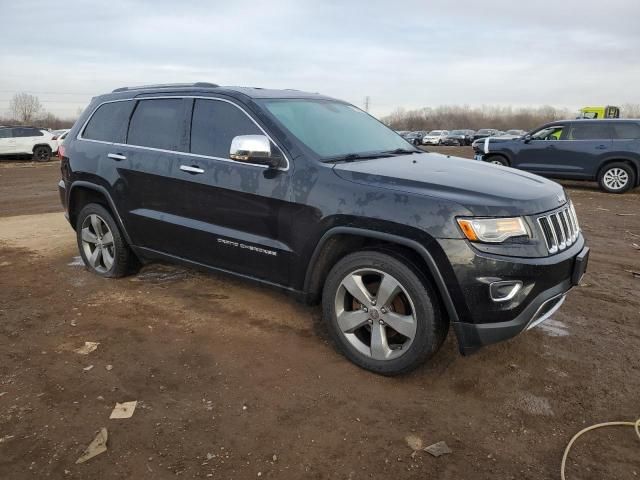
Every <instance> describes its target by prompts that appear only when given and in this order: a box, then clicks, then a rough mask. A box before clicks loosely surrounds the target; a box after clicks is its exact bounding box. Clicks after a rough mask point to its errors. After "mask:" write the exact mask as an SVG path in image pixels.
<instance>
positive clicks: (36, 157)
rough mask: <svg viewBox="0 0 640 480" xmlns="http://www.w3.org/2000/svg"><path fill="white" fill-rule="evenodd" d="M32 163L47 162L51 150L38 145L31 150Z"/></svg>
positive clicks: (49, 158)
mask: <svg viewBox="0 0 640 480" xmlns="http://www.w3.org/2000/svg"><path fill="white" fill-rule="evenodd" d="M32 159H33V161H34V162H48V161H49V160H51V148H49V147H48V146H46V145H38V146H37V147H35V148H34V149H33V157H32Z"/></svg>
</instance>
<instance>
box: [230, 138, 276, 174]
mask: <svg viewBox="0 0 640 480" xmlns="http://www.w3.org/2000/svg"><path fill="white" fill-rule="evenodd" d="M229 158H231V159H232V160H236V161H238V162H245V163H255V164H258V165H266V166H268V167H269V168H278V167H280V166H281V165H282V162H283V158H282V155H281V154H280V151H279V150H277V147H276V151H275V152H272V151H271V141H270V140H269V138H268V137H267V136H266V135H238V136H237V137H233V140H231V147H230V148H229Z"/></svg>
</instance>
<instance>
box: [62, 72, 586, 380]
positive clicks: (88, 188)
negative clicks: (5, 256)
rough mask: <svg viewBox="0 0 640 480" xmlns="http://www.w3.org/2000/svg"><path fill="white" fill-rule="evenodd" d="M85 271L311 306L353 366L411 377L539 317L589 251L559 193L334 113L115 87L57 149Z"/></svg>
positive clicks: (188, 88) (346, 110)
mask: <svg viewBox="0 0 640 480" xmlns="http://www.w3.org/2000/svg"><path fill="white" fill-rule="evenodd" d="M61 157H62V163H61V168H62V180H61V181H60V183H59V189H60V198H61V200H62V203H63V205H64V207H65V209H66V215H67V217H68V219H69V222H70V223H71V225H72V226H73V228H74V229H75V231H76V234H77V241H78V247H79V249H80V254H81V255H82V258H83V260H84V262H85V264H86V266H87V268H88V269H89V270H91V271H93V272H94V273H96V274H98V275H101V276H104V277H121V276H123V275H126V274H128V273H130V272H132V271H134V270H135V268H136V267H137V266H138V265H139V264H140V262H142V263H144V262H151V261H169V262H178V263H181V264H185V265H191V266H195V267H200V268H207V269H211V270H216V271H222V272H226V273H231V274H235V275H239V276H241V277H244V278H251V279H254V280H257V281H260V282H263V283H266V284H269V285H274V286H277V287H280V288H283V289H285V290H288V291H291V292H294V293H296V294H298V295H299V296H300V297H301V298H304V299H306V301H308V302H309V303H316V302H322V307H323V312H324V320H325V321H326V322H327V326H328V330H329V332H330V335H331V337H332V339H333V340H334V342H335V345H336V346H337V348H338V349H339V350H340V351H341V352H342V353H343V354H344V355H345V356H346V357H348V358H349V359H350V360H352V361H353V362H355V363H356V364H357V365H359V366H361V367H363V368H366V369H369V370H372V371H374V372H378V373H382V374H387V375H392V374H398V373H402V372H406V371H409V370H411V369H413V368H415V367H416V366H418V365H420V364H421V363H422V362H424V361H425V360H426V359H428V358H429V357H431V356H432V355H433V354H434V353H435V352H436V351H437V350H438V349H439V348H440V346H441V345H442V342H443V341H444V339H445V336H446V334H447V331H448V329H449V326H450V325H451V326H452V327H453V329H454V331H455V332H456V334H457V340H458V344H459V348H460V351H461V352H462V353H464V354H466V353H470V352H473V351H474V350H476V349H478V348H479V347H481V346H482V345H486V344H490V343H493V342H497V341H500V340H505V339H507V338H510V337H513V336H515V335H517V334H518V333H520V332H521V331H523V330H526V329H529V328H531V327H533V326H534V325H536V324H538V323H539V322H542V321H543V320H545V319H546V318H547V317H548V316H549V315H551V314H552V313H553V312H554V311H555V310H556V309H557V308H558V307H559V306H560V304H561V303H562V302H563V300H564V298H565V294H566V293H567V292H568V291H569V290H570V289H571V287H572V286H574V285H577V284H578V282H579V280H580V278H581V276H582V274H583V273H584V271H585V268H586V264H587V258H588V252H589V250H588V248H587V247H585V241H584V239H583V236H582V234H581V231H580V227H579V225H578V220H577V218H576V214H575V210H574V208H573V205H572V204H571V201H570V200H569V199H568V198H567V197H566V195H565V192H564V191H563V189H562V187H561V186H559V185H558V184H556V183H553V182H551V181H549V180H545V179H544V178H541V177H538V176H535V175H531V174H528V173H524V172H519V171H516V170H513V169H510V168H505V167H501V166H495V165H490V164H485V163H481V162H473V161H470V160H463V159H456V158H449V157H445V156H442V155H438V154H430V153H424V152H422V151H420V150H418V149H416V148H415V147H414V146H412V145H410V144H409V143H408V142H406V141H405V140H403V139H402V138H401V137H400V136H399V135H398V134H397V133H395V132H393V131H391V130H389V129H388V128H387V127H385V126H384V125H383V124H381V123H380V122H378V121H377V120H376V119H374V118H373V117H371V116H369V115H368V114H367V113H365V112H363V111H362V110H359V109H358V108H356V107H354V106H353V105H350V104H348V103H345V102H342V101H339V100H335V99H332V98H329V97H325V96H322V95H318V94H311V93H303V92H299V91H295V90H265V89H261V88H236V87H219V86H217V85H214V84H207V83H196V84H188V85H184V84H183V85H165V86H153V87H134V88H119V89H117V90H115V91H113V92H112V93H110V94H106V95H102V96H99V97H96V98H94V99H93V101H92V102H91V104H90V105H89V107H88V108H87V110H86V111H85V112H84V113H83V114H82V116H81V118H80V119H79V121H78V122H77V123H76V125H75V126H74V127H73V129H72V131H71V132H70V133H69V135H68V137H67V141H66V143H65V144H64V146H63V147H62V152H61Z"/></svg>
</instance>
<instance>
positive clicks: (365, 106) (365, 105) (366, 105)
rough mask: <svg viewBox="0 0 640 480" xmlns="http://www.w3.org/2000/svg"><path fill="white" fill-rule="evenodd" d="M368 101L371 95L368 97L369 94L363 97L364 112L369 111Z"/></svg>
mask: <svg viewBox="0 0 640 480" xmlns="http://www.w3.org/2000/svg"><path fill="white" fill-rule="evenodd" d="M370 101H371V97H369V95H367V96H366V97H364V111H365V112H369V103H370Z"/></svg>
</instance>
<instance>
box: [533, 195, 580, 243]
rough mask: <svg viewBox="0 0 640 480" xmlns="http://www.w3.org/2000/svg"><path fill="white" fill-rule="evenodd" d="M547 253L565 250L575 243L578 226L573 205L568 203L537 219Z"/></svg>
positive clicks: (578, 232)
mask: <svg viewBox="0 0 640 480" xmlns="http://www.w3.org/2000/svg"><path fill="white" fill-rule="evenodd" d="M538 225H540V229H541V230H542V234H543V236H544V240H545V242H546V244H547V250H549V253H551V254H553V253H557V252H561V251H562V250H566V249H567V248H569V247H570V246H571V245H573V244H574V243H575V241H576V240H577V239H578V235H580V226H579V225H578V217H577V216H576V210H575V208H573V203H569V204H567V205H566V206H564V207H562V208H561V209H560V210H556V211H555V212H553V213H550V214H548V215H543V216H541V217H538Z"/></svg>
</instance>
